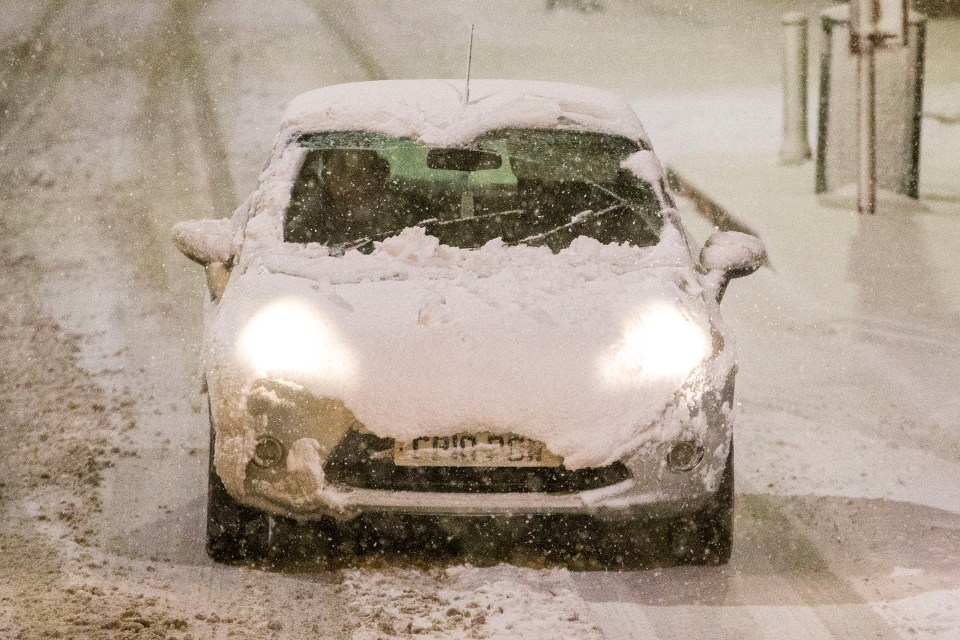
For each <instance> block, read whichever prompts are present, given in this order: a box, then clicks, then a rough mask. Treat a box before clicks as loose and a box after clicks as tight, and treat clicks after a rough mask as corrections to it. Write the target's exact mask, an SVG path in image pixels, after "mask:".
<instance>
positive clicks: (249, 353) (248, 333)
mask: <svg viewBox="0 0 960 640" xmlns="http://www.w3.org/2000/svg"><path fill="white" fill-rule="evenodd" d="M239 348H240V353H241V355H242V356H243V357H244V359H245V360H246V361H247V362H248V363H249V364H250V365H251V366H253V368H254V369H255V370H256V373H257V374H258V375H267V374H284V373H290V374H306V375H310V376H316V377H324V378H330V377H337V378H344V377H348V376H349V375H351V373H352V371H353V368H354V367H353V359H352V358H351V356H350V353H349V352H348V350H347V349H346V347H345V346H344V345H343V344H342V343H341V342H340V341H339V340H338V339H337V337H336V335H335V333H334V331H333V329H332V328H331V327H330V326H329V323H328V321H326V320H325V319H324V318H323V317H321V316H320V314H319V313H317V312H316V311H315V310H314V309H313V308H311V307H310V306H309V305H307V304H306V303H304V302H300V301H297V300H280V301H277V302H273V303H271V304H269V305H268V306H266V307H264V308H263V309H261V310H260V311H259V312H257V313H256V314H255V315H254V316H253V318H252V319H251V320H250V322H249V323H248V324H247V326H245V327H244V328H243V332H242V333H241V334H240V342H239Z"/></svg>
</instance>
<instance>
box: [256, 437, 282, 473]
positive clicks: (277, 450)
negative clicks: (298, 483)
mask: <svg viewBox="0 0 960 640" xmlns="http://www.w3.org/2000/svg"><path fill="white" fill-rule="evenodd" d="M281 460H283V445H282V444H280V442H279V441H277V440H275V439H273V438H271V437H269V436H263V437H261V438H258V439H257V446H255V447H254V448H253V464H255V465H257V466H258V467H264V468H267V467H272V466H274V465H276V464H277V463H279V462H280V461H281Z"/></svg>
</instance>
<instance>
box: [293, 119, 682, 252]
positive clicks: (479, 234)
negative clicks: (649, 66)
mask: <svg viewBox="0 0 960 640" xmlns="http://www.w3.org/2000/svg"><path fill="white" fill-rule="evenodd" d="M298 142H299V144H300V145H301V146H302V147H304V148H306V149H308V153H307V156H306V159H305V161H304V164H303V167H302V168H301V170H300V173H299V175H298V177H297V180H296V182H295V183H294V186H293V193H292V195H291V200H290V205H289V207H288V209H287V212H286V217H285V220H284V238H285V240H286V241H287V242H301V243H303V242H319V243H322V244H326V245H329V246H331V247H334V248H335V249H336V250H337V251H338V252H340V251H345V250H348V249H352V248H356V249H359V250H361V251H369V250H372V248H373V242H375V241H377V240H382V239H384V238H386V237H389V236H391V235H395V234H396V233H399V232H400V231H401V230H403V229H404V228H406V227H410V226H422V227H425V228H426V230H427V232H428V233H430V234H431V235H434V236H437V237H438V238H439V239H440V241H441V242H443V243H444V244H447V245H452V246H458V247H463V248H473V247H479V246H481V245H483V244H485V243H486V242H489V241H490V240H492V239H494V238H501V239H503V241H504V242H506V243H508V244H519V243H527V244H543V245H546V246H549V247H550V248H551V249H553V250H554V251H557V250H559V249H562V248H563V247H566V246H568V245H569V244H570V241H572V240H573V239H574V238H576V237H578V236H580V235H587V236H591V237H594V238H596V239H597V240H600V241H601V242H604V243H607V242H617V243H620V242H630V243H632V244H636V245H640V246H646V245H652V244H656V242H657V240H658V239H659V234H660V230H661V228H662V225H663V220H662V218H661V217H660V214H659V211H660V209H661V204H660V202H659V201H658V199H657V197H656V195H655V192H654V190H653V188H652V187H651V186H650V185H649V184H647V183H646V182H644V181H643V180H640V179H639V178H637V177H636V176H635V175H634V174H633V173H631V172H630V171H628V170H626V169H623V168H621V167H620V164H621V163H622V161H623V160H624V159H626V158H627V156H629V155H630V154H632V153H635V152H637V151H639V150H641V147H639V146H638V145H637V144H635V143H634V142H632V141H630V140H627V139H625V138H619V137H615V136H607V135H602V134H597V133H585V132H576V131H567V130H539V129H538V130H533V129H503V130H498V131H492V132H488V133H485V134H483V135H482V136H479V137H478V138H476V139H475V140H473V141H472V142H471V143H470V144H468V145H466V146H465V147H462V148H463V149H473V150H476V151H477V152H484V153H485V154H486V155H487V156H489V154H490V153H495V154H497V155H499V156H500V162H499V167H497V168H485V169H479V170H474V171H468V170H458V169H460V168H461V167H460V166H457V167H454V168H449V167H448V166H446V165H441V166H444V168H442V169H438V168H431V166H428V164H429V163H428V159H427V157H428V153H429V152H430V150H431V147H428V146H427V145H424V144H422V143H420V142H417V141H414V140H411V139H408V138H396V137H391V136H386V135H383V134H379V133H367V132H360V131H341V132H328V133H316V134H307V135H304V136H301V138H300V139H299V141H298ZM473 155H478V154H476V153H474V154H473ZM494 160H496V158H494ZM494 164H496V163H493V164H491V163H487V164H486V165H484V166H488V167H489V166H494ZM434 166H436V165H435V163H434ZM473 166H474V167H476V166H477V165H476V164H474V165H473Z"/></svg>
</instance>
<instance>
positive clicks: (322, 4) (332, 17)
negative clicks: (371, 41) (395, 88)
mask: <svg viewBox="0 0 960 640" xmlns="http://www.w3.org/2000/svg"><path fill="white" fill-rule="evenodd" d="M304 1H305V4H306V5H307V6H308V7H309V8H310V10H311V11H313V13H314V14H315V15H316V16H317V18H318V19H319V20H320V21H321V22H323V24H324V25H326V27H327V28H328V29H330V31H332V32H333V33H334V34H335V35H336V36H337V38H339V39H340V41H341V42H342V43H343V46H344V47H345V48H346V49H347V51H349V52H350V55H351V56H352V57H353V59H354V60H356V62H357V65H358V66H359V67H360V69H361V70H362V71H363V74H364V77H363V78H362V79H363V80H386V79H388V78H389V77H390V76H389V74H387V72H386V71H385V70H384V68H383V66H381V65H380V63H379V62H377V60H376V58H374V56H373V55H372V54H371V53H370V52H369V50H368V47H367V46H365V45H364V44H363V42H362V36H361V35H360V34H358V33H356V29H354V28H351V26H350V24H353V23H355V19H354V16H353V11H352V10H351V9H349V8H348V7H347V6H346V5H345V3H344V2H338V3H336V5H335V6H336V11H334V10H333V8H332V7H331V6H330V3H329V2H328V0H304ZM337 12H339V13H340V14H344V13H345V12H349V13H350V16H349V17H348V18H347V19H346V20H344V18H343V17H341V15H338V13H337ZM348 21H349V23H350V24H348Z"/></svg>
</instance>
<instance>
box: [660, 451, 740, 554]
mask: <svg viewBox="0 0 960 640" xmlns="http://www.w3.org/2000/svg"><path fill="white" fill-rule="evenodd" d="M733 502H734V498H733V442H732V441H731V442H730V452H729V453H728V454H727V463H726V466H725V467H724V469H723V475H722V476H721V478H720V486H719V487H718V488H717V491H716V493H714V494H713V496H712V497H711V499H710V502H709V503H708V504H707V505H706V506H704V507H703V508H702V509H700V510H699V511H697V512H695V513H693V514H690V515H687V516H683V517H680V518H677V519H676V520H674V521H672V522H671V523H670V525H671V526H670V529H669V531H668V538H669V541H670V548H671V552H672V554H673V556H674V558H675V560H676V561H677V562H678V563H680V564H691V565H707V566H717V565H722V564H726V563H727V562H729V561H730V555H731V553H732V552H733Z"/></svg>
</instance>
